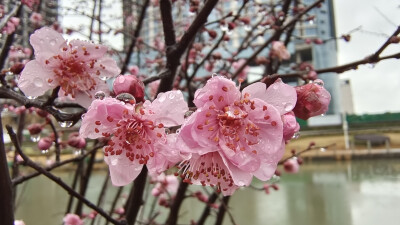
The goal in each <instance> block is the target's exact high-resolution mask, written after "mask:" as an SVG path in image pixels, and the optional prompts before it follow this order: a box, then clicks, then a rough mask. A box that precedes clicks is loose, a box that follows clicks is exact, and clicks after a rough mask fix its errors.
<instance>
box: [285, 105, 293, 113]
mask: <svg viewBox="0 0 400 225" xmlns="http://www.w3.org/2000/svg"><path fill="white" fill-rule="evenodd" d="M284 107H285V111H286V112H289V111H290V110H292V109H293V105H292V103H285V104H284Z"/></svg>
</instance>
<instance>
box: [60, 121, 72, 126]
mask: <svg viewBox="0 0 400 225" xmlns="http://www.w3.org/2000/svg"><path fill="white" fill-rule="evenodd" d="M58 124H60V126H61V127H63V128H66V127H71V126H72V125H73V124H74V122H73V121H59V122H58Z"/></svg>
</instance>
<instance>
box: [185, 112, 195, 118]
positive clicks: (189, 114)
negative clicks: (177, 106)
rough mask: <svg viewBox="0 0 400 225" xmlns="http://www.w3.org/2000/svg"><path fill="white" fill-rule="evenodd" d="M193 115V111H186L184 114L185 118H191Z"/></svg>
mask: <svg viewBox="0 0 400 225" xmlns="http://www.w3.org/2000/svg"><path fill="white" fill-rule="evenodd" d="M193 113H194V112H193V111H187V112H186V113H185V118H187V117H189V116H191V115H192V114H193Z"/></svg>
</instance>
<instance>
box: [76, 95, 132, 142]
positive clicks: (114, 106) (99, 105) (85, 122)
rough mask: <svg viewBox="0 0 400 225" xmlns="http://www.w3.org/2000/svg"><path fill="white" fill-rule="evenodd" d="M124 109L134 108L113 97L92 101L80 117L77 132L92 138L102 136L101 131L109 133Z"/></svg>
mask: <svg viewBox="0 0 400 225" xmlns="http://www.w3.org/2000/svg"><path fill="white" fill-rule="evenodd" d="M124 110H131V111H133V110H134V109H133V107H130V106H129V105H124V104H123V103H122V102H120V101H118V100H116V99H113V98H105V99H103V100H95V101H93V102H92V104H91V105H90V107H89V109H88V111H87V113H86V114H85V116H84V118H83V119H82V125H81V128H80V130H79V134H80V135H81V136H82V137H88V138H92V139H95V138H99V137H103V135H102V133H110V132H112V129H113V128H115V127H116V123H117V122H118V121H119V120H120V119H121V118H122V115H123V111H124ZM110 118H111V119H110ZM97 121H98V122H97ZM96 123H99V124H100V125H97V124H96ZM96 129H97V130H96ZM97 131H98V132H97Z"/></svg>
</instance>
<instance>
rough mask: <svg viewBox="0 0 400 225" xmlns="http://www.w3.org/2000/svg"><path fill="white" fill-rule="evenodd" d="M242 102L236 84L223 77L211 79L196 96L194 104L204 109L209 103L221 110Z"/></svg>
mask: <svg viewBox="0 0 400 225" xmlns="http://www.w3.org/2000/svg"><path fill="white" fill-rule="evenodd" d="M238 100H240V91H239V89H238V88H237V87H236V85H235V82H233V81H232V80H228V79H226V78H224V77H221V76H215V77H213V78H211V79H209V80H208V81H207V83H206V85H205V86H204V87H203V88H200V89H198V90H197V91H196V93H195V94H194V101H193V102H194V104H195V105H196V106H197V107H202V106H203V105H204V104H205V103H207V102H213V103H214V104H215V106H216V107H217V108H219V109H221V108H223V107H224V106H226V105H231V104H233V103H234V102H235V101H238Z"/></svg>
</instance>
